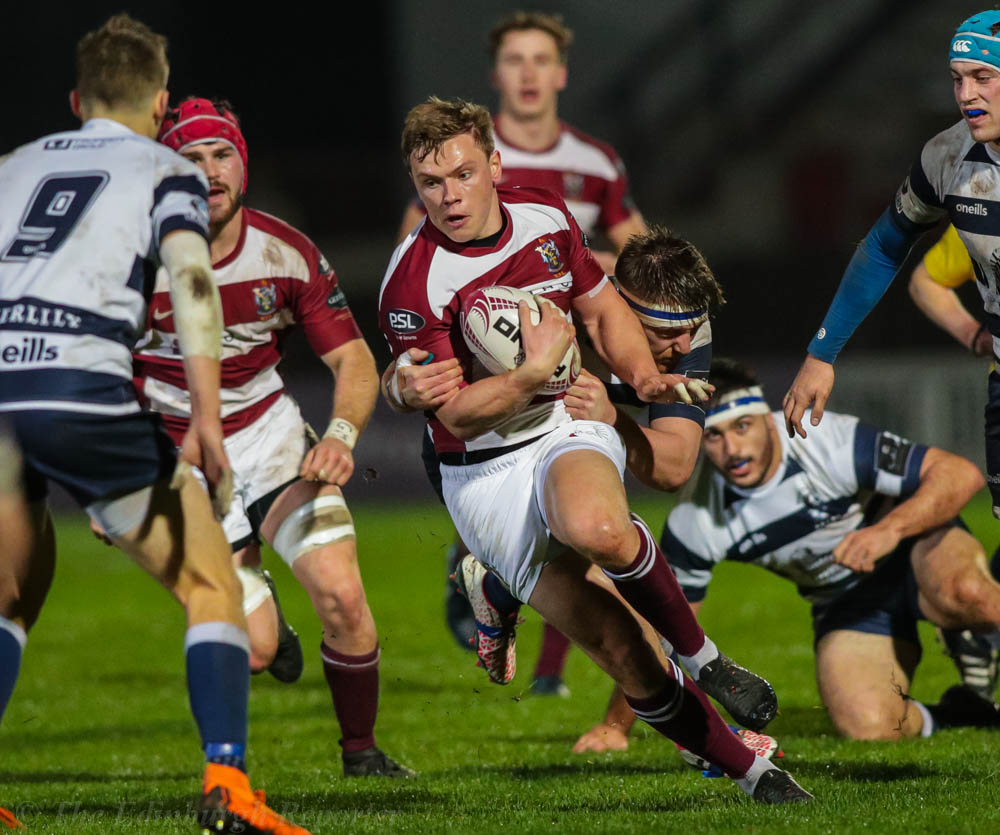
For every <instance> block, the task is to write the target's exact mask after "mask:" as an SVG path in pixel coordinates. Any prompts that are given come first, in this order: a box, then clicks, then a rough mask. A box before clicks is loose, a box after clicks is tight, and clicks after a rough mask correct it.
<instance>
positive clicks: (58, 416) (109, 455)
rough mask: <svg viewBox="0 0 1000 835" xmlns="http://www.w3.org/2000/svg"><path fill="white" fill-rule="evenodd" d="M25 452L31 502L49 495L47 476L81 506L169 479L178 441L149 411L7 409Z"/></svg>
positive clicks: (27, 485) (27, 487) (8, 416)
mask: <svg viewBox="0 0 1000 835" xmlns="http://www.w3.org/2000/svg"><path fill="white" fill-rule="evenodd" d="M7 419H8V421H9V422H10V425H11V427H12V428H13V430H14V435H15V437H16V438H17V442H18V445H19V446H20V447H21V453H22V454H23V456H24V487H25V494H26V497H27V499H28V501H29V502H35V501H40V500H41V499H44V498H45V496H46V495H47V494H48V485H47V483H46V480H47V479H52V480H53V481H55V482H57V483H58V484H60V485H62V486H63V487H64V488H65V489H66V490H67V491H68V492H69V493H70V495H72V496H73V498H74V499H76V501H77V502H78V503H79V504H80V506H81V507H86V506H87V505H90V504H92V503H93V502H95V501H98V500H99V499H113V498H117V497H119V496H126V495H128V494H129V493H134V492H135V491H136V490H140V489H142V488H143V487H147V486H149V485H151V484H154V483H155V482H157V481H160V480H162V479H164V478H169V477H170V475H171V474H172V473H173V470H174V467H175V466H176V463H177V451H176V449H175V448H174V444H173V441H171V440H170V436H169V435H168V434H167V433H166V430H165V429H164V428H163V425H162V423H161V422H160V416H159V415H156V414H152V413H150V412H136V413H134V414H128V415H115V416H108V415H89V414H82V413H79V412H68V411H57V410H54V409H42V410H38V411H24V412H8V413H7Z"/></svg>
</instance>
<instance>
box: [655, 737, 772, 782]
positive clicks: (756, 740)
mask: <svg viewBox="0 0 1000 835" xmlns="http://www.w3.org/2000/svg"><path fill="white" fill-rule="evenodd" d="M729 728H730V730H732V732H733V733H734V734H736V735H737V736H738V737H739V738H740V740H741V741H742V742H743V744H744V745H746V747H747V748H749V749H750V750H751V751H753V752H754V753H755V754H756V755H757V756H759V757H763V758H764V759H765V760H771V759H780V758H781V757H783V756H785V752H784V751H782V750H781V748H780V747H778V740H776V739H775V738H774V737H773V736H768V735H767V734H759V733H757V732H756V731H751V730H747V729H746V728H737V727H736V726H735V725H730V726H729ZM674 744H675V745H677V743H676V742H675V743H674ZM677 753H678V754H680V755H681V759H682V760H684V762H686V763H687V764H688V765H689V766H691V768H696V769H698V770H699V771H701V772H702V775H703V776H705V777H722V776H723V772H722V769H721V768H719V766H717V765H715V764H714V763H711V762H709V761H708V760H706V759H705V758H704V757H699V756H698V755H697V754H696V753H694V751H689V750H688V749H687V748H685V747H684V746H683V745H677Z"/></svg>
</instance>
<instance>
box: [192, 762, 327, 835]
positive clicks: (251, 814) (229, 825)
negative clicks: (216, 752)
mask: <svg viewBox="0 0 1000 835" xmlns="http://www.w3.org/2000/svg"><path fill="white" fill-rule="evenodd" d="M198 823H199V825H200V826H201V831H202V835H222V833H241V835H310V833H309V832H308V830H305V829H303V828H302V827H301V826H296V825H295V824H294V823H291V822H289V821H287V820H285V819H284V818H283V817H282V816H281V815H279V814H278V813H277V812H275V811H273V810H271V809H269V808H268V806H267V802H266V799H265V797H264V792H263V791H261V790H259V789H258V790H257V791H252V790H251V788H250V780H249V779H248V778H247V775H246V774H244V773H243V772H242V771H240V770H239V769H238V768H233V767H232V766H229V765H219V764H217V763H207V764H206V765H205V778H204V780H203V781H202V790H201V801H200V802H199V803H198Z"/></svg>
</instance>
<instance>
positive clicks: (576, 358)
mask: <svg viewBox="0 0 1000 835" xmlns="http://www.w3.org/2000/svg"><path fill="white" fill-rule="evenodd" d="M520 301H524V302H527V303H528V306H529V307H530V308H531V322H532V324H537V323H538V321H539V320H540V319H541V314H540V313H539V311H538V299H536V298H535V297H534V296H533V295H532V294H531V293H529V292H527V291H526V290H519V289H517V288H516V287H504V286H503V285H499V284H497V285H494V286H492V287H483V288H480V289H479V290H476V291H475V292H474V293H472V294H471V295H469V296H468V297H467V298H466V299H465V301H464V302H463V303H462V311H461V314H460V317H459V318H460V324H461V327H462V336H463V337H464V338H465V344H466V345H468V346H469V350H470V351H472V353H473V354H475V356H476V359H478V360H479V361H480V362H481V363H482V364H483V366H484V367H485V368H486V370H487V371H489V372H490V374H503V373H504V372H506V371H513V370H514V369H515V368H517V367H518V366H519V365H520V364H521V363H522V362H524V349H523V348H522V347H521V322H520V319H519V318H518V315H517V303H518V302H520ZM579 375H580V347H579V346H578V345H577V344H576V340H575V339H574V340H573V344H572V345H570V347H569V349H568V350H567V351H566V355H565V356H564V357H563V359H562V362H560V363H559V365H558V366H557V367H556V370H555V372H553V374H552V376H551V377H550V378H549V379H548V381H547V382H546V383H545V385H543V386H542V393H543V394H559V393H561V392H564V391H566V389H568V388H569V387H570V386H571V385H573V381H574V380H576V378H577V377H578V376H579Z"/></svg>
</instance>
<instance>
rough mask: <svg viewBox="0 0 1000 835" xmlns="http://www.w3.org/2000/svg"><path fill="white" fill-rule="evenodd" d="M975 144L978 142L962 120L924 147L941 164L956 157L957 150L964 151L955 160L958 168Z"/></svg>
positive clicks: (925, 151) (933, 138)
mask: <svg viewBox="0 0 1000 835" xmlns="http://www.w3.org/2000/svg"><path fill="white" fill-rule="evenodd" d="M975 144H976V140H974V139H973V138H972V135H971V134H970V133H969V129H968V127H967V126H966V124H965V120H960V121H958V122H956V123H955V124H954V125H952V126H951V127H950V128H945V129H944V130H943V131H941V132H940V133H938V134H937V135H936V136H934V137H932V138H931V139H930V140H929V141H928V142H927V144H926V145H924V153H925V154H927V153H930V154H933V155H934V156H936V157H939V158H940V159H941V162H946V161H949V159H951V158H952V157H953V156H954V154H955V151H956V149H964V150H961V151H960V152H959V156H957V157H954V159H953V163H954V166H955V167H956V168H957V167H958V166H959V165H960V164H961V163H962V162H963V160H964V157H965V153H966V152H967V151H968V149H969V148H971V147H972V146H973V145H975Z"/></svg>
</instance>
